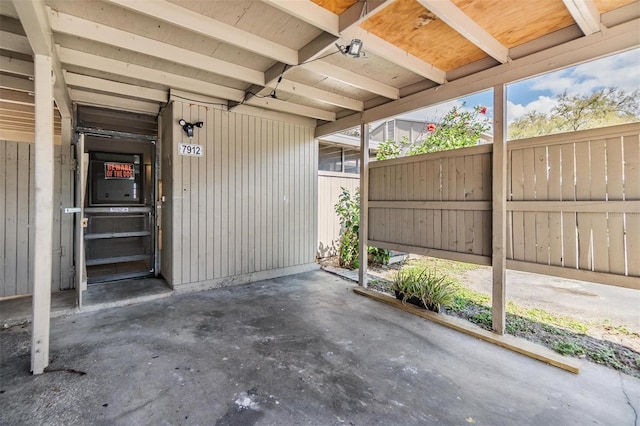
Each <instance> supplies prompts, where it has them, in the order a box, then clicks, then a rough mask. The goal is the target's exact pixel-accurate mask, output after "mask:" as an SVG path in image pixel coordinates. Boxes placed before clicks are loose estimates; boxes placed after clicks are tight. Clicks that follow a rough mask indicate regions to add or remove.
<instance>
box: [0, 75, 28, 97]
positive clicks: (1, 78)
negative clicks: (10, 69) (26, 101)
mask: <svg viewBox="0 0 640 426" xmlns="http://www.w3.org/2000/svg"><path fill="white" fill-rule="evenodd" d="M0 87H1V88H3V89H11V90H16V91H18V92H27V93H33V81H31V80H28V79H26V78H20V77H13V76H10V75H0Z"/></svg>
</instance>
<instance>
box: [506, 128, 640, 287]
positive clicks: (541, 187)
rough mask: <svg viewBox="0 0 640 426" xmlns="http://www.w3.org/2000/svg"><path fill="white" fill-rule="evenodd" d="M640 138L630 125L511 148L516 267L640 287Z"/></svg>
mask: <svg viewBox="0 0 640 426" xmlns="http://www.w3.org/2000/svg"><path fill="white" fill-rule="evenodd" d="M639 134H640V125H638V124H630V125H623V126H616V127H610V128H602V129H595V130H588V131H581V132H574V133H570V134H562V135H553V136H546V137H540V138H534V139H527V140H520V141H512V142H510V143H509V144H508V146H507V149H508V151H509V159H510V167H509V170H508V173H509V174H508V182H509V188H510V198H509V202H508V203H507V210H508V217H509V220H508V223H510V227H511V229H510V230H509V232H508V238H509V241H508V250H507V258H508V259H510V262H508V267H509V268H511V269H520V270H528V271H531V272H539V273H547V274H550V275H560V276H566V277H569V278H577V279H588V280H591V281H599V282H603V283H609V284H614V285H621V286H625V287H632V288H640V280H638V279H637V277H640V247H639V243H640V142H639V140H640V139H639V137H638V135H639ZM534 265H535V266H534ZM585 273H591V274H590V275H589V274H586V275H585Z"/></svg>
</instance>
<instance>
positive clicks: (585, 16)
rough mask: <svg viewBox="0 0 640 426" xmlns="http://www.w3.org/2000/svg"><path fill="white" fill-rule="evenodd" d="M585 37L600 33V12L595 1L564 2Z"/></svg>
mask: <svg viewBox="0 0 640 426" xmlns="http://www.w3.org/2000/svg"><path fill="white" fill-rule="evenodd" d="M562 1H563V2H564V5H565V7H566V8H567V9H568V10H569V13H571V16H573V19H574V20H575V21H576V24H578V26H579V27H580V29H581V30H582V32H583V33H584V35H589V34H593V33H597V32H598V31H600V12H599V11H598V6H596V4H595V2H594V1H593V0H562Z"/></svg>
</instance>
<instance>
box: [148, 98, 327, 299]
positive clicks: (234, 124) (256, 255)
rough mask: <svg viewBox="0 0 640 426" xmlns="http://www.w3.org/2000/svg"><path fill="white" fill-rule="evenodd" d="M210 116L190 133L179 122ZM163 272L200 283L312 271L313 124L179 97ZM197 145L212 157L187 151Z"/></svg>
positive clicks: (165, 143) (171, 111)
mask: <svg viewBox="0 0 640 426" xmlns="http://www.w3.org/2000/svg"><path fill="white" fill-rule="evenodd" d="M180 118H184V119H185V120H186V121H188V122H197V121H203V122H204V126H203V127H202V128H200V129H198V128H196V129H194V137H193V138H191V139H189V138H188V137H187V135H186V134H185V132H183V130H182V128H181V127H180V126H179V125H178V120H179V119H180ZM161 129H162V142H161V144H162V148H161V150H162V161H161V162H162V171H161V177H162V182H163V185H162V186H163V191H164V196H165V202H164V203H163V204H162V206H161V211H162V213H161V214H162V218H161V223H162V229H163V230H162V251H161V267H160V268H161V272H162V274H163V276H164V277H165V278H166V279H167V281H168V282H169V284H171V285H172V286H173V287H174V288H183V289H197V288H207V287H218V286H224V285H228V284H234V283H240V282H248V281H253V280H258V279H262V278H268V277H273V276H279V275H285V274H289V273H295V272H301V271H303V270H308V269H310V268H312V267H314V266H313V262H314V258H315V251H316V228H317V226H316V222H317V215H316V210H317V208H316V207H317V206H316V203H317V197H316V194H317V181H316V175H317V162H318V159H317V149H318V148H317V142H316V141H315V139H314V135H313V133H314V129H313V127H309V126H305V125H302V124H299V123H298V122H297V121H279V120H277V119H272V118H263V117H260V116H256V115H251V114H249V113H244V114H241V113H235V112H227V111H222V110H221V109H220V108H219V107H215V106H207V105H195V104H188V103H182V102H175V101H174V102H173V103H172V104H170V106H169V107H167V109H165V111H164V112H163V114H162V124H161ZM180 143H191V144H198V145H201V146H202V147H203V148H204V153H205V155H204V157H188V156H181V155H178V145H179V144H180Z"/></svg>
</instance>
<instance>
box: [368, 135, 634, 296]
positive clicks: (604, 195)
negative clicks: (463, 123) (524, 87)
mask: <svg viewBox="0 0 640 426" xmlns="http://www.w3.org/2000/svg"><path fill="white" fill-rule="evenodd" d="M639 135H640V124H638V123H635V124H628V125H622V126H615V127H608V128H602V129H595V130H588V131H580V132H573V133H568V134H561V135H552V136H545V137H539V138H532V139H526V140H519V141H512V142H509V143H508V144H507V158H508V161H507V163H508V166H507V194H508V195H507V200H506V201H507V203H506V210H507V211H506V213H502V214H506V218H507V220H506V223H507V245H506V251H507V268H509V269H516V270H522V271H529V272H536V273H541V274H547V275H556V276H562V277H567V278H574V279H580V280H585V281H594V282H600V283H604V284H611V285H617V286H622V287H630V288H637V289H640V139H639ZM492 151H493V146H492V145H481V146H477V147H471V148H462V149H458V150H453V151H445V152H438V153H433V154H425V155H419V156H413V157H405V158H399V159H393V160H385V161H377V162H373V163H371V164H370V166H369V221H368V228H367V229H368V244H369V245H371V246H376V247H382V248H388V249H394V250H403V251H408V252H412V253H418V254H425V255H429V256H435V257H442V258H447V259H452V260H459V261H465V262H471V263H477V264H484V265H489V264H491V253H492V229H491V223H492V220H491V219H492V214H496V213H497V212H493V211H492V184H493V181H492V169H491V167H492V166H491V165H492V158H491V155H492Z"/></svg>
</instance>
